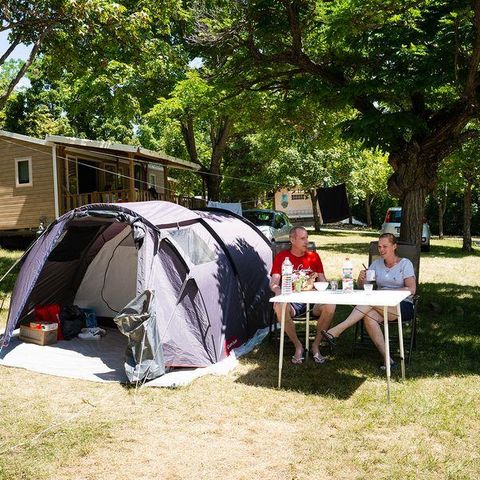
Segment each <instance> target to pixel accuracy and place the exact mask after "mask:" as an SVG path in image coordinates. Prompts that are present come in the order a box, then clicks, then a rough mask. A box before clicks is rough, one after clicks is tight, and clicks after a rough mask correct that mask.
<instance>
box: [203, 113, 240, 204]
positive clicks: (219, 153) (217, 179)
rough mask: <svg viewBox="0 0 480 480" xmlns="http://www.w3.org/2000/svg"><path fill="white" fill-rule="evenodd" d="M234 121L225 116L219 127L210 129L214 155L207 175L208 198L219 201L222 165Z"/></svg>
mask: <svg viewBox="0 0 480 480" xmlns="http://www.w3.org/2000/svg"><path fill="white" fill-rule="evenodd" d="M232 127H233V122H232V120H231V119H230V118H229V117H223V118H221V119H220V121H219V125H218V127H217V128H214V127H212V128H211V130H210V139H211V141H212V156H211V158H210V168H209V175H207V178H206V182H207V191H208V199H209V200H213V201H216V202H218V201H219V200H220V183H221V181H222V177H221V165H222V159H223V154H224V153H225V148H226V147H227V142H228V139H229V137H230V134H231V132H232Z"/></svg>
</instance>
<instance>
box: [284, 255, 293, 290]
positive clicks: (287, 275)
mask: <svg viewBox="0 0 480 480" xmlns="http://www.w3.org/2000/svg"><path fill="white" fill-rule="evenodd" d="M292 275H293V264H292V262H291V261H290V259H289V258H288V257H285V260H284V261H283V263H282V295H286V294H288V293H292Z"/></svg>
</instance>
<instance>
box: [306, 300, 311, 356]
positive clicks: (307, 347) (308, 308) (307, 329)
mask: <svg viewBox="0 0 480 480" xmlns="http://www.w3.org/2000/svg"><path fill="white" fill-rule="evenodd" d="M306 322H307V324H306V325H305V361H307V360H308V351H309V350H310V348H309V343H310V342H309V340H310V305H309V304H308V303H307V320H306Z"/></svg>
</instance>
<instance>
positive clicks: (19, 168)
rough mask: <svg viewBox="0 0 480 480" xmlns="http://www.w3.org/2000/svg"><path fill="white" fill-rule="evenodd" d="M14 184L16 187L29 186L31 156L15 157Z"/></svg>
mask: <svg viewBox="0 0 480 480" xmlns="http://www.w3.org/2000/svg"><path fill="white" fill-rule="evenodd" d="M15 184H16V186H17V187H31V186H32V185H33V181H32V157H28V158H16V159H15Z"/></svg>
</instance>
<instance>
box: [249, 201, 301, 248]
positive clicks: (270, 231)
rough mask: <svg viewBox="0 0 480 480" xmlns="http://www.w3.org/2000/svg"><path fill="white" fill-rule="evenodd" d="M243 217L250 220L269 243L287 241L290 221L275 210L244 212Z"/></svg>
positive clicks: (290, 226) (290, 225)
mask: <svg viewBox="0 0 480 480" xmlns="http://www.w3.org/2000/svg"><path fill="white" fill-rule="evenodd" d="M243 216H244V217H245V218H246V219H247V220H250V221H251V222H252V223H253V224H254V225H255V226H256V227H257V228H258V229H259V230H260V231H261V232H262V233H263V234H264V235H265V236H266V237H267V238H268V239H269V240H270V241H271V242H276V241H277V240H288V234H289V233H290V229H291V228H292V227H293V225H292V222H291V221H290V219H289V218H288V217H287V216H286V215H285V214H284V213H283V212H278V211H277V210H262V209H251V210H244V211H243Z"/></svg>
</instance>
